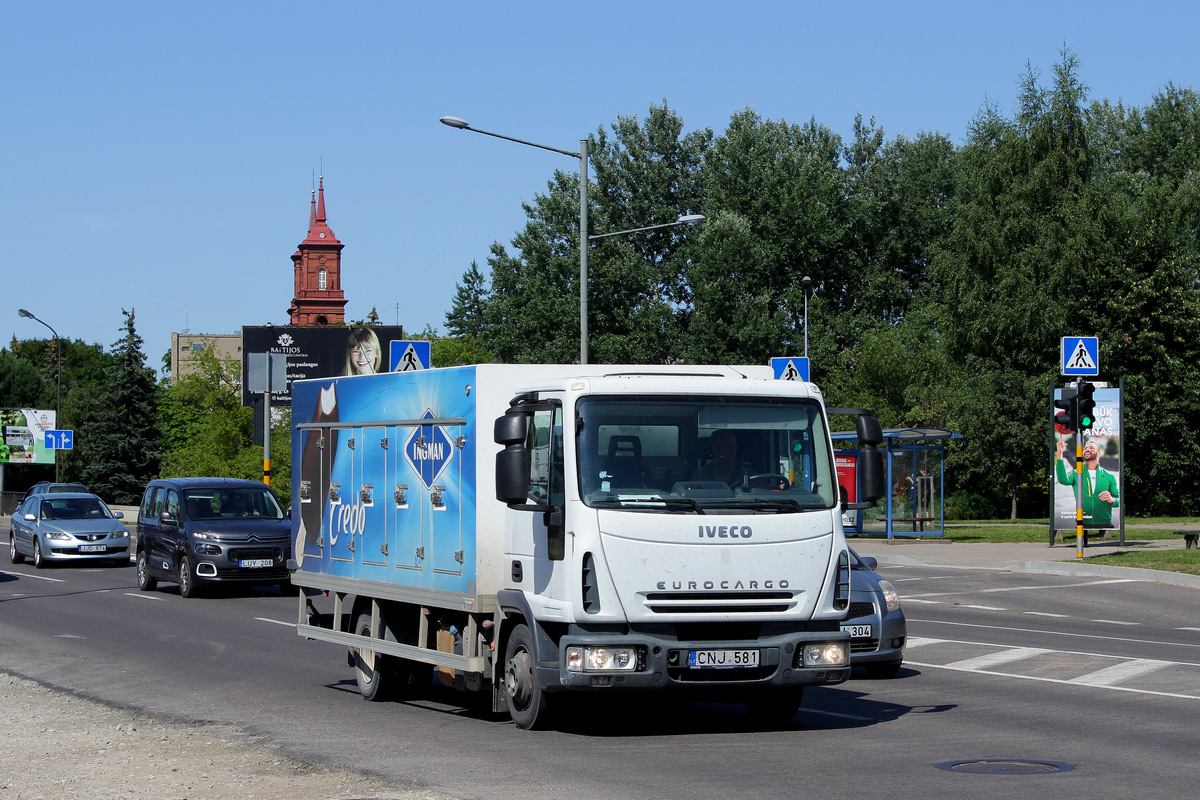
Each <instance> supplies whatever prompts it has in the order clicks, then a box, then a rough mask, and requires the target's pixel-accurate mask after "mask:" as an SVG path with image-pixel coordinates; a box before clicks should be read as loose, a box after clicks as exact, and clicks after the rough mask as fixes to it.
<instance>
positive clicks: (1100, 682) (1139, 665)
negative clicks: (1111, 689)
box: [1068, 658, 1171, 686]
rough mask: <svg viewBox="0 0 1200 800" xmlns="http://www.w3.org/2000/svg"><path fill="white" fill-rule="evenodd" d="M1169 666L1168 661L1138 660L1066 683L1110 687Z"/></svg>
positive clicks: (1090, 673) (1099, 670)
mask: <svg viewBox="0 0 1200 800" xmlns="http://www.w3.org/2000/svg"><path fill="white" fill-rule="evenodd" d="M1169 666H1171V662H1169V661H1154V660H1152V659H1149V658H1138V659H1134V660H1133V661H1126V662H1125V663H1123V664H1113V665H1112V666H1111V667H1105V668H1104V669H1098V670H1096V671H1095V672H1089V673H1088V674H1087V675H1080V676H1079V677H1078V678H1071V680H1069V681H1068V683H1082V684H1086V685H1088V686H1112V685H1113V684H1114V683H1120V682H1121V681H1123V680H1127V679H1129V678H1136V677H1138V676H1139V675H1146V674H1148V673H1151V672H1156V671H1158V670H1160V669H1162V668H1163V667H1169Z"/></svg>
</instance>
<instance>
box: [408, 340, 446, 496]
mask: <svg viewBox="0 0 1200 800" xmlns="http://www.w3.org/2000/svg"><path fill="white" fill-rule="evenodd" d="M427 344H428V343H427ZM421 419H433V411H432V410H430V409H426V410H425V415H424V416H423V417H421ZM404 457H405V458H407V459H408V463H409V464H411V465H412V468H413V470H414V471H415V472H416V473H417V475H419V476H420V477H421V483H423V484H425V488H426V489H429V488H431V487H432V486H433V484H434V483H436V482H437V479H438V476H439V475H441V474H442V470H444V469H445V468H446V465H447V464H449V463H450V459H452V458H453V457H454V442H452V441H451V440H450V436H449V435H448V434H447V433H446V431H445V430H443V429H442V427H441V426H440V425H422V426H421V427H419V428H415V429H413V432H412V433H411V434H410V435H409V437H408V441H407V442H405V443H404Z"/></svg>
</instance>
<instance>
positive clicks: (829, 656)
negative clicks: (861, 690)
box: [804, 642, 846, 667]
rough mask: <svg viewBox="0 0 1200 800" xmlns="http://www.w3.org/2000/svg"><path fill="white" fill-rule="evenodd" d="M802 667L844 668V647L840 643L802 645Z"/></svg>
mask: <svg viewBox="0 0 1200 800" xmlns="http://www.w3.org/2000/svg"><path fill="white" fill-rule="evenodd" d="M804 666H806V667H844V666H846V645H845V644H843V643H842V642H826V643H825V644H806V645H804Z"/></svg>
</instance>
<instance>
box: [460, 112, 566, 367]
mask: <svg viewBox="0 0 1200 800" xmlns="http://www.w3.org/2000/svg"><path fill="white" fill-rule="evenodd" d="M441 123H442V124H443V125H449V126H450V127H451V128H458V129H459V130H460V131H474V132H475V133H482V134H483V135H485V136H494V137H496V138H497V139H507V140H508V141H510V142H516V143H517V144H524V145H528V146H530V147H537V148H539V149H541V150H549V151H551V152H554V153H562V154H563V155H564V156H570V157H571V158H578V159H579V363H580V364H586V363H588V329H587V307H588V302H587V295H588V292H587V274H588V264H587V242H588V235H587V218H588V200H587V191H588V190H587V186H588V176H587V175H588V150H587V147H588V140H587V139H580V140H579V152H578V153H573V152H571V151H570V150H559V149H558V148H557V147H549V146H547V145H544V144H538V143H536V142H527V141H525V140H524V139H516V138H514V137H512V136H505V135H504V134H502V133H492V132H491V131H485V130H482V129H480V128H472V127H471V125H470V124H469V123H468V122H467V121H466V120H465V119H463V118H462V117H442V119H441Z"/></svg>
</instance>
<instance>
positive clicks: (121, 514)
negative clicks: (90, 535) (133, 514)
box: [113, 511, 125, 519]
mask: <svg viewBox="0 0 1200 800" xmlns="http://www.w3.org/2000/svg"><path fill="white" fill-rule="evenodd" d="M113 516H114V517H116V518H117V519H125V512H124V511H117V512H114V513H113Z"/></svg>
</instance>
